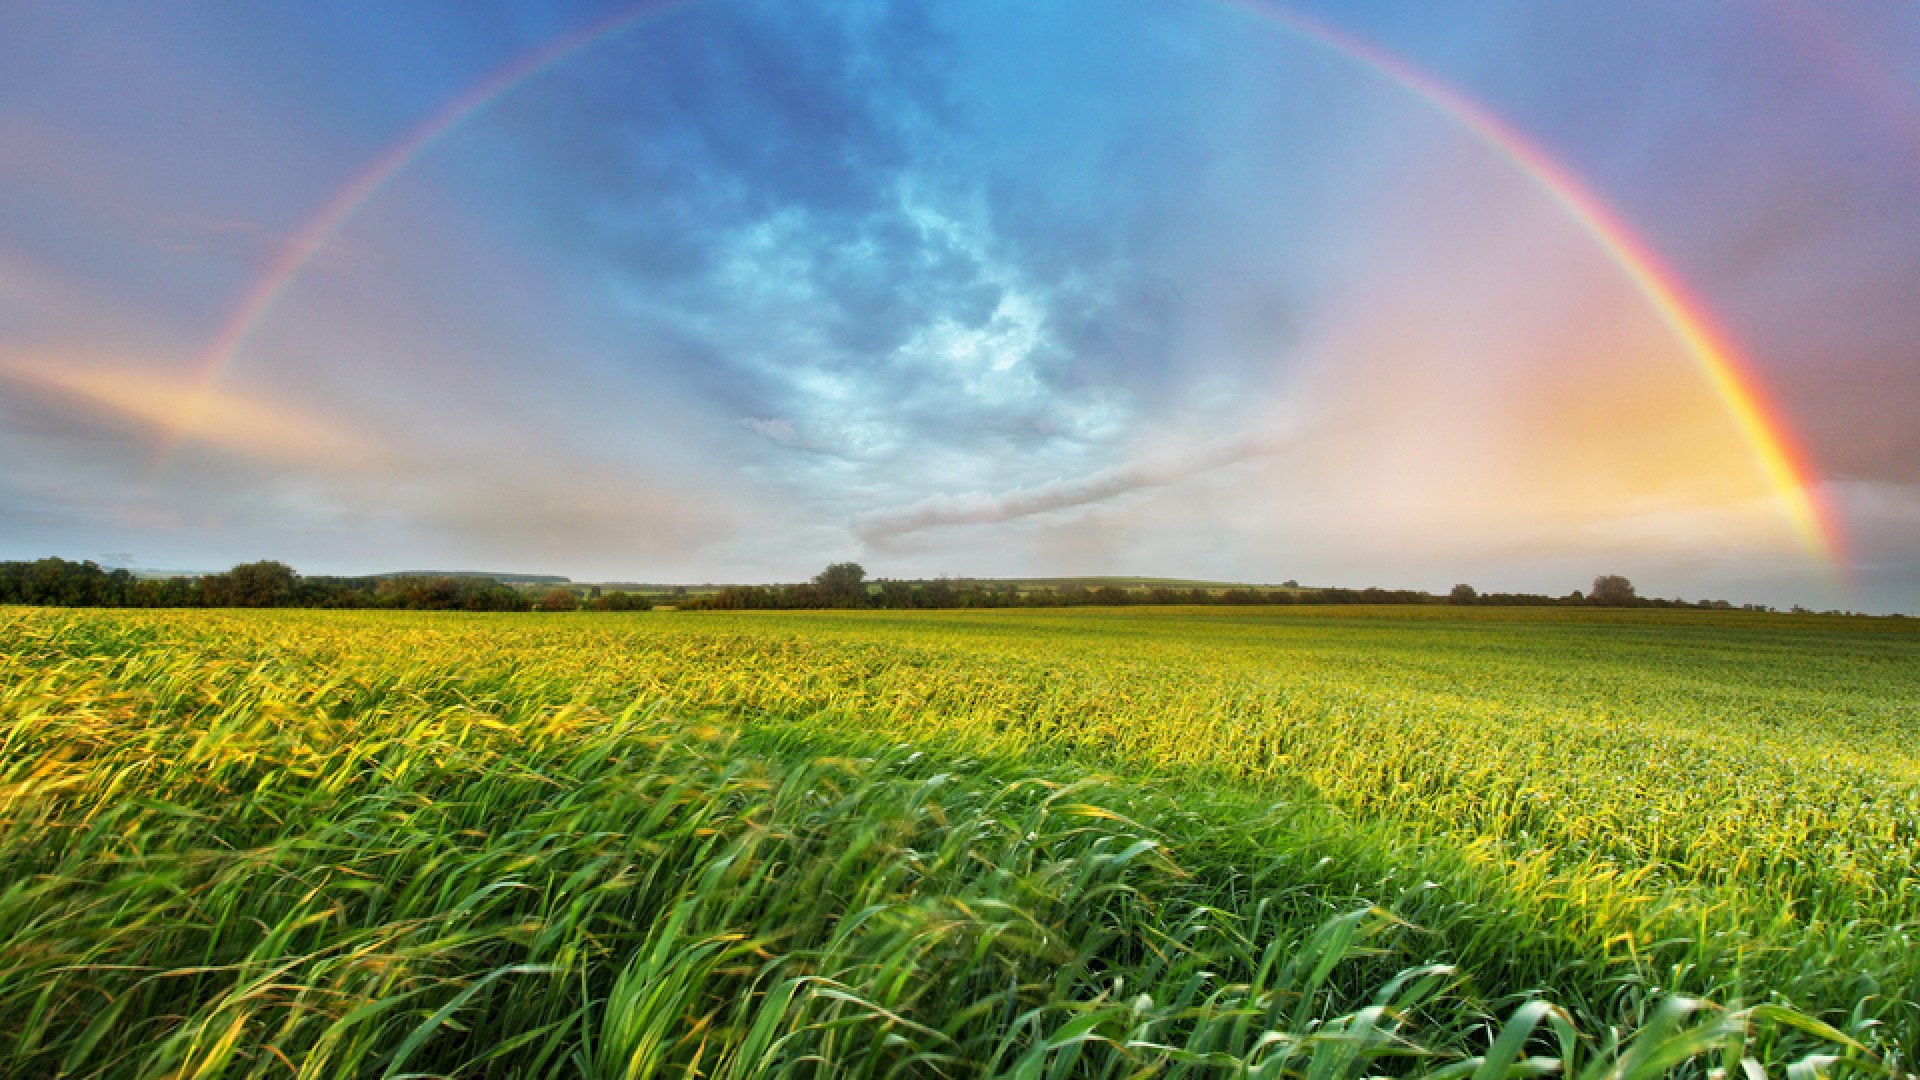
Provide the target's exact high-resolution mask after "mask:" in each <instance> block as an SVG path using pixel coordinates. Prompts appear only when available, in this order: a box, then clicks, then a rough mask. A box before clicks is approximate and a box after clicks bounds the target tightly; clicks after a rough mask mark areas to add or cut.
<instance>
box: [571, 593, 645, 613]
mask: <svg viewBox="0 0 1920 1080" xmlns="http://www.w3.org/2000/svg"><path fill="white" fill-rule="evenodd" d="M594 592H595V593H599V592H600V590H599V589H595V590H594ZM587 606H588V607H590V608H592V609H593V610H595V611H651V610H652V609H653V601H652V600H650V599H648V598H647V596H646V594H644V593H637V592H611V593H605V594H602V595H597V596H592V597H589V598H588V600H587Z"/></svg>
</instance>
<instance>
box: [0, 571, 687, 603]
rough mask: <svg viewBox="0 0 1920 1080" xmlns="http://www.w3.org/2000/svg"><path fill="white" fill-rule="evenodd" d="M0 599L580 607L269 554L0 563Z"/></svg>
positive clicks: (545, 596) (555, 593) (566, 599)
mask: <svg viewBox="0 0 1920 1080" xmlns="http://www.w3.org/2000/svg"><path fill="white" fill-rule="evenodd" d="M594 594H595V595H593V596H591V597H589V599H588V600H587V602H586V604H585V606H587V607H597V608H599V609H600V610H622V611H626V610H635V609H640V610H644V609H645V608H647V607H649V606H650V603H649V602H648V600H647V598H646V597H644V596H639V595H637V594H633V593H612V594H608V595H605V596H602V595H599V590H597V589H596V590H594ZM0 604H38V605H44V606H54V607H136V608H196V607H199V608H226V607H237V608H267V607H301V608H394V609H399V610H405V611H528V610H532V609H535V608H539V609H541V610H568V611H571V610H573V609H574V608H576V607H579V606H582V605H581V603H580V600H579V598H578V597H577V596H575V595H574V593H573V592H572V591H571V590H568V589H549V590H547V591H546V592H545V593H542V594H541V595H538V596H534V595H530V594H529V593H527V592H524V591H522V590H519V589H516V588H514V587H512V586H511V585H503V584H501V583H500V582H498V581H495V580H493V579H492V578H486V577H469V576H461V575H453V574H441V575H435V574H401V575H385V576H379V577H327V576H314V577H304V576H302V575H300V574H298V573H295V572H294V570H293V568H292V567H290V566H288V565H287V564H285V563H282V562H276V561H274V560H271V559H267V560H262V561H260V562H250V563H241V564H240V565H238V566H235V567H234V568H233V569H231V570H228V571H226V572H224V573H219V574H202V575H201V576H199V577H193V578H185V577H169V578H141V577H136V576H135V575H133V574H132V573H130V572H128V571H126V570H121V569H113V570H108V569H105V568H103V567H101V566H100V565H99V564H97V563H94V562H92V561H86V562H70V561H68V560H66V559H60V558H46V559H36V560H34V561H32V562H0Z"/></svg>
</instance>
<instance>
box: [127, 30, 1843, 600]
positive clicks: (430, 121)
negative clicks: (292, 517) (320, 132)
mask: <svg viewBox="0 0 1920 1080" xmlns="http://www.w3.org/2000/svg"><path fill="white" fill-rule="evenodd" d="M692 2H693V0H658V2H653V3H643V4H640V5H638V6H636V7H632V8H627V9H624V10H622V11H619V12H617V13H615V14H613V15H611V16H609V17H607V18H604V19H601V20H599V21H597V22H593V23H590V24H588V25H586V26H584V27H582V28H580V29H578V30H575V31H573V32H571V33H569V34H566V35H564V36H562V37H560V38H556V39H555V40H553V41H551V42H549V43H547V44H545V45H542V46H540V47H539V48H536V49H534V50H532V51H531V52H528V53H526V54H524V55H522V56H520V57H518V58H517V59H515V60H513V61H511V62H509V63H507V64H506V65H505V66H503V67H501V68H500V69H499V70H497V71H495V72H494V73H493V74H491V75H489V76H488V77H487V78H485V79H483V80H481V81H480V82H479V83H477V84H476V85H474V86H473V87H472V88H471V89H469V90H467V91H466V92H465V93H463V94H461V95H460V96H458V97H456V98H454V99H453V100H452V101H449V102H448V103H447V104H446V105H444V106H442V107H441V108H440V109H439V110H438V111H436V112H435V113H434V114H433V115H431V116H429V117H428V118H427V119H426V120H425V121H424V122H422V123H421V124H420V125H419V126H417V127H415V128H414V129H413V130H412V131H411V132H410V133H408V134H407V135H406V136H404V137H402V138H401V139H400V140H398V141H397V142H395V143H393V144H392V145H391V146H389V147H388V148H387V149H386V150H385V151H384V152H382V153H381V154H380V155H379V156H378V157H376V158H375V159H374V160H373V161H372V162H371V163H369V164H368V165H367V167H366V168H365V169H363V170H361V171H360V173H359V174H357V175H356V176H354V177H353V178H352V179H351V180H349V181H348V182H347V183H346V184H344V185H343V186H342V187H341V188H340V189H339V190H338V191H336V192H335V193H334V194H333V196H332V197H331V198H329V199H328V200H327V201H326V202H325V203H323V204H322V205H321V207H320V209H319V210H318V211H316V212H315V214H314V215H313V217H312V218H311V219H309V220H308V222H307V223H306V224H305V225H304V226H302V227H301V228H300V230H299V231H298V232H297V233H295V234H294V236H293V237H292V238H291V239H290V240H288V241H287V243H286V244H285V245H284V246H283V247H282V248H281V250H280V252H279V254H278V256H277V257H276V258H275V259H274V261H273V262H272V263H271V264H270V265H269V266H268V267H267V269H266V271H265V272H264V273H263V274H261V276H260V277H259V279H258V280H257V281H255V282H254V284H253V285H252V286H251V287H250V288H248V290H247V291H246V293H245V294H243V295H242V297H241V300H240V302H239V303H238V304H237V305H235V306H234V308H233V310H232V312H231V313H230V314H229V315H228V316H227V318H226V320H225V321H224V322H223V323H222V324H221V327H220V330H219V332H218V333H217V334H216V335H215V336H214V339H213V341H212V342H211V343H210V344H209V345H208V347H207V350H206V352H205V353H204V355H203V357H202V360H201V362H200V364H199V366H198V368H197V370H196V374H195V379H194V387H193V393H192V395H191V396H190V398H189V402H190V403H189V405H188V406H187V408H186V409H185V410H183V412H182V414H181V416H180V417H179V418H178V420H177V422H176V423H175V424H173V425H172V427H171V429H170V430H169V431H168V432H167V433H166V434H165V436H164V438H163V441H162V444H161V447H160V450H159V453H158V456H157V458H156V461H157V462H164V461H165V459H166V456H167V455H168V453H170V452H171V450H172V449H173V447H174V446H175V445H177V444H178V442H179V440H180V439H181V438H182V437H183V436H184V435H185V434H186V433H187V432H189V431H190V430H192V428H193V427H194V425H195V424H196V423H197V422H198V420H199V417H200V413H201V411H202V410H203V409H204V407H205V404H206V402H207V400H208V399H209V397H210V396H211V394H212V392H213V390H214V388H215V387H216V386H218V384H219V382H220V380H221V378H222V377H224V376H225V374H226V373H227V371H228V370H229V369H230V368H231V367H232V366H233V363H234V360H235V359H236V358H237V357H238V355H239V353H240V351H241V349H242V348H243V347H244V346H245V345H246V343H247V340H248V339H249V338H250V337H251V336H252V335H253V333H254V332H255V330H256V329H257V328H258V327H259V325H260V323H261V321H262V320H263V319H265V317H266V316H267V315H268V314H269V313H270V312H271V311H272V310H273V307H274V304H275V303H276V302H277V301H278V300H279V299H280V297H281V296H282V295H284V294H285V293H286V291H287V287H288V286H289V285H290V284H292V282H293V281H294V279H295V278H296V277H298V276H299V274H300V271H301V270H302V269H303V268H305V266H306V265H307V263H308V262H310V261H311V260H312V259H313V257H314V256H315V255H316V254H318V253H319V252H320V250H321V249H322V248H324V247H325V246H326V245H327V243H328V242H329V241H330V240H332V238H333V236H334V235H335V234H336V233H337V232H339V230H340V228H341V227H342V226H343V225H345V224H346V222H347V221H348V220H349V219H351V218H352V217H353V215H354V214H355V213H356V212H357V211H358V210H359V209H360V208H361V207H362V206H364V205H365V204H366V202H367V200H368V199H370V198H372V197H373V196H374V195H375V194H376V193H377V192H378V191H379V190H380V189H381V188H382V187H383V186H385V185H386V184H387V182H388V181H390V180H392V179H393V178H394V177H395V176H396V175H398V174H399V173H401V172H402V171H404V170H405V169H406V168H407V166H409V165H410V164H412V163H413V162H414V161H415V160H416V159H418V158H419V157H420V156H421V155H422V154H423V153H425V152H426V151H427V150H429V149H430V148H431V147H432V146H433V145H434V144H436V143H438V142H439V141H440V140H442V139H444V138H445V137H446V136H447V135H448V134H449V133H451V132H452V131H454V130H455V129H456V128H458V127H459V126H460V125H461V124H462V123H464V122H465V121H467V120H469V119H471V118H472V117H474V116H475V115H476V114H478V113H480V112H482V111H483V110H485V109H486V108H487V107H488V106H490V105H492V104H493V103H494V102H496V101H498V100H499V99H500V98H502V97H504V96H505V95H507V94H509V93H511V92H513V91H514V90H515V89H517V88H518V87H520V86H521V85H523V84H525V83H526V82H527V81H528V80H530V79H532V78H533V77H534V76H536V75H538V74H540V73H541V72H543V71H545V70H547V69H549V68H551V67H553V66H554V65H556V64H558V63H560V62H562V61H564V60H567V59H569V58H571V57H574V56H576V55H578V54H579V53H582V52H584V51H586V50H588V49H590V48H592V47H594V46H595V45H598V44H600V43H602V42H605V41H608V40H611V39H613V38H615V37H618V36H619V35H620V34H622V33H624V32H625V31H627V30H630V29H632V28H633V27H634V26H636V25H638V24H639V23H641V22H642V21H644V20H646V19H648V18H650V17H654V16H658V15H660V14H663V13H665V12H667V11H669V10H672V9H674V8H678V7H684V6H687V5H688V4H690V3H692ZM1217 2H1219V3H1221V4H1222V5H1224V6H1226V7H1229V8H1233V9H1237V10H1239V11H1242V12H1246V13H1248V14H1251V15H1253V16H1255V17H1257V18H1259V19H1261V20H1262V21H1264V22H1266V23H1268V24H1269V25H1272V26H1276V27H1278V28H1280V29H1282V30H1284V31H1286V32H1288V33H1290V34H1292V35H1293V36H1295V37H1297V38H1299V39H1301V40H1303V41H1306V42H1309V43H1311V44H1313V45H1316V46H1318V47H1320V48H1322V49H1325V50H1327V51H1329V52H1331V53H1334V54H1335V55H1338V56H1340V57H1342V58H1344V59H1346V60H1348V61H1350V62H1353V63H1356V64H1358V65H1360V66H1361V67H1363V68H1365V69H1367V70H1368V71H1371V72H1373V73H1374V74H1376V75H1378V76H1380V77H1382V78H1384V79H1385V80H1387V81H1388V82H1390V83H1392V84H1393V85H1395V86H1397V87H1399V88H1401V89H1402V90H1404V91H1406V92H1407V93H1409V94H1410V95H1411V96H1413V97H1414V98H1416V99H1418V100H1419V101H1421V102H1423V103H1425V104H1426V105H1427V106H1428V107H1430V108H1432V109H1434V110H1435V111H1437V112H1439V113H1440V114H1441V115H1442V116H1444V117H1446V118H1447V119H1448V120H1450V121H1452V122H1453V123H1454V124H1456V125H1458V126H1459V127H1460V128H1461V129H1462V130H1464V131H1465V132H1467V133H1468V134H1470V135H1472V136H1473V137H1474V138H1475V139H1476V140H1477V141H1478V142H1480V143H1481V144H1482V145H1484V146H1486V147H1487V148H1488V149H1489V150H1492V151H1493V152H1494V153H1496V154H1498V155H1499V156H1500V157H1502V158H1504V159H1505V160H1506V161H1508V162H1509V163H1511V164H1512V165H1513V167H1514V168H1515V169H1517V170H1519V171H1520V173H1521V174H1522V175H1524V176H1526V177H1528V178H1529V179H1530V180H1531V181H1533V182H1534V183H1535V184H1536V185H1537V186H1538V187H1539V188H1540V189H1541V190H1542V191H1543V192H1544V193H1545V194H1546V195H1547V196H1548V197H1550V198H1551V199H1552V200H1553V201H1554V202H1555V203H1557V204H1558V205H1559V206H1560V207H1561V209H1563V210H1564V211H1565V212H1566V213H1567V215H1568V216H1569V217H1570V218H1572V219H1573V220H1574V222H1575V223H1577V224H1578V225H1579V226H1580V228H1581V229H1582V231H1584V232H1585V233H1586V234H1587V235H1588V236H1589V237H1591V238H1592V239H1593V241H1594V243H1596V244H1598V245H1599V247H1600V249H1601V250H1602V251H1604V252H1605V253H1606V254H1607V256H1608V258H1609V259H1611V260H1612V262H1613V263H1614V264H1615V265H1616V266H1617V267H1618V268H1619V269H1620V271H1621V273H1623V274H1624V275H1625V276H1626V278H1627V280H1628V281H1630V282H1631V283H1632V284H1633V286H1634V287H1635V288H1636V289H1637V290H1638V291H1639V292H1640V294H1641V295H1642V296H1643V297H1645V298H1646V300H1647V302H1648V304H1650V305H1651V306H1652V308H1653V310H1654V311H1655V313H1657V314H1658V316H1659V317H1660V319H1661V320H1662V321H1663V322H1664V323H1665V324H1666V325H1667V327H1668V328H1669V329H1670V330H1671V331H1672V333H1673V334H1674V336H1675V337H1676V338H1677V339H1678V340H1679V341H1680V343H1681V344H1682V345H1683V346H1684V347H1685V348H1686V350H1687V353H1688V355H1690V356H1691V357H1692V358H1693V360H1694V363H1695V364H1696V365H1697V366H1698V367H1699V369H1700V372H1701V374H1702V375H1704V376H1705V378H1706V379H1707V381H1708V383H1709V384H1710V385H1711V386H1712V387H1713V389H1714V391H1715V393H1717V394H1718V395H1719V397H1720V400H1721V401H1722V402H1723V403H1724V404H1725V406H1726V408H1727V411H1728V412H1729V414H1730V415H1731V416H1732V418H1733V420H1734V422H1735V424H1736V425H1737V426H1738V428H1739V430H1740V433H1741V435H1742V436H1743V437H1744V438H1745V440H1746V443H1747V446H1748V448H1749V450H1750V451H1751V452H1752V454H1753V457H1754V460H1755V462H1756V463H1757V465H1758V466H1759V468H1760V471H1761V472H1762V474H1763V475H1764V476H1765V477H1766V480H1767V482H1768V484H1769V485H1770V486H1771V487H1772V489H1773V490H1774V492H1775V493H1776V495H1777V497H1778V498H1779V499H1780V501H1781V503H1782V505H1783V506H1784V508H1785V510H1786V513H1787V515H1788V517H1789V518H1790V520H1791V521H1792V522H1793V524H1794V527H1795V529H1796V531H1797V532H1798V534H1799V536H1800V539H1801V542H1802V543H1803V544H1804V545H1805V546H1806V548H1807V550H1808V552H1809V553H1810V554H1811V555H1812V556H1813V557H1814V558H1815V559H1817V560H1818V561H1820V562H1821V563H1822V564H1823V565H1825V566H1826V567H1827V568H1828V569H1829V570H1834V569H1836V568H1837V567H1838V565H1839V562H1840V551H1841V543H1840V533H1839V528H1838V525H1837V522H1836V520H1835V517H1834V515H1833V514H1832V513H1831V512H1830V511H1829V509H1828V508H1827V507H1826V506H1824V505H1823V503H1822V501H1821V499H1820V498H1819V496H1818V494H1817V488H1816V487H1815V485H1814V484H1813V483H1812V480H1811V477H1812V470H1811V469H1810V468H1809V466H1808V463H1807V461H1806V458H1805V456H1804V454H1803V453H1802V452H1801V451H1800V450H1799V449H1798V448H1797V446H1796V444H1795V442H1794V440H1793V439H1792V438H1791V437H1790V436H1789V435H1788V434H1787V428H1786V426H1785V424H1784V423H1783V422H1782V420H1781V418H1780V416H1779V414H1778V412H1777V411H1776V410H1775V409H1774V408H1773V407H1772V405H1771V404H1770V403H1769V402H1768V400H1767V397H1766V394H1765V392H1764V391H1763V390H1762V388H1761V386H1760V383H1759V381H1758V379H1757V378H1756V377H1755V376H1754V375H1753V374H1752V373H1751V371H1750V370H1749V368H1748V365H1747V364H1746V362H1745V361H1744V360H1743V359H1742V357H1741V356H1740V353H1739V351H1738V350H1737V349H1736V348H1735V347H1734V345H1733V344H1732V342H1731V341H1729V340H1728V338H1727V337H1726V335H1725V334H1724V333H1722V332H1721V331H1720V330H1719V329H1718V328H1716V327H1715V326H1714V324H1713V321H1712V320H1711V319H1710V318H1709V317H1708V316H1707V314H1706V312H1705V309H1704V308H1703V307H1702V306H1701V305H1700V304H1699V303H1698V302H1697V301H1695V300H1694V299H1693V298H1692V297H1691V296H1690V295H1689V294H1688V293H1687V291H1686V289H1685V288H1684V287H1683V286H1682V285H1681V283H1680V281H1679V280H1678V279H1677V278H1676V277H1675V276H1674V275H1673V273H1672V272H1670V271H1669V270H1668V269H1667V268H1666V267H1665V266H1664V265H1663V264H1662V262H1661V260H1660V258H1659V256H1658V255H1656V254H1655V253H1654V252H1653V250H1652V249H1651V248H1649V247H1648V246H1647V245H1646V244H1645V243H1644V242H1643V241H1641V240H1640V239H1639V238H1638V237H1637V236H1636V235H1635V234H1634V232H1633V230H1632V229H1630V228H1629V227H1628V226H1627V225H1626V223H1625V222H1623V221H1622V220H1620V218H1619V217H1618V215H1616V214H1615V213H1614V212H1613V211H1612V210H1611V209H1610V208H1609V207H1608V206H1607V204H1606V203H1605V202H1603V201H1602V200H1601V199H1600V198H1599V197H1598V196H1597V195H1595V194H1594V193H1593V192H1592V191H1590V190H1589V189H1588V188H1587V187H1586V185H1584V184H1582V183H1581V182H1580V181H1579V180H1578V179H1577V178H1576V177H1574V176H1573V174H1572V173H1570V172H1568V171H1567V169H1566V168H1565V167H1564V166H1562V165H1561V164H1560V163H1559V162H1558V161H1556V160H1555V159H1554V158H1553V157H1552V155H1550V154H1549V153H1547V152H1546V151H1545V150H1543V149H1542V148H1541V147H1539V146H1538V145H1536V144H1535V143H1533V142H1532V141H1531V140H1529V139H1528V138H1527V137H1526V136H1525V135H1523V134H1522V133H1521V132H1520V131H1519V130H1518V129H1516V128H1515V127H1514V126H1513V125H1511V124H1509V123H1507V122H1506V121H1505V120H1503V119H1502V118H1500V117H1499V116H1497V115H1495V114H1494V113H1493V112H1491V111H1490V110H1488V109H1487V108H1485V107H1484V106H1482V105H1480V104H1479V103H1477V102H1475V101H1473V100H1472V99H1471V98H1468V97H1467V96H1466V95H1465V94H1463V93H1461V92H1460V91H1459V90H1457V89H1455V88H1453V87H1452V86H1450V85H1448V84H1447V83H1445V82H1443V81H1441V80H1440V79H1438V78H1436V77H1435V76H1433V75H1430V74H1428V73H1427V72H1425V71H1422V70H1421V69H1419V68H1417V67H1414V66H1413V65H1411V64H1409V63H1408V62H1406V61H1405V60H1403V59H1401V58H1399V57H1397V56H1394V55H1393V54H1391V53H1388V52H1386V51H1384V50H1382V49H1380V48H1378V47H1376V46H1375V45H1373V44H1371V43H1370V42H1367V41H1364V40H1362V39H1360V38H1357V37H1354V36H1353V35H1351V34H1349V33H1347V32H1345V31H1343V30H1340V29H1337V28H1335V27H1332V26H1329V25H1327V24H1326V23H1323V22H1320V21H1319V20H1317V19H1313V18H1311V17H1309V16H1306V15H1304V14H1301V13H1300V12H1297V11H1294V10H1292V9H1290V8H1286V7H1282V6H1280V5H1277V4H1273V3H1267V2H1262V0H1217Z"/></svg>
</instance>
